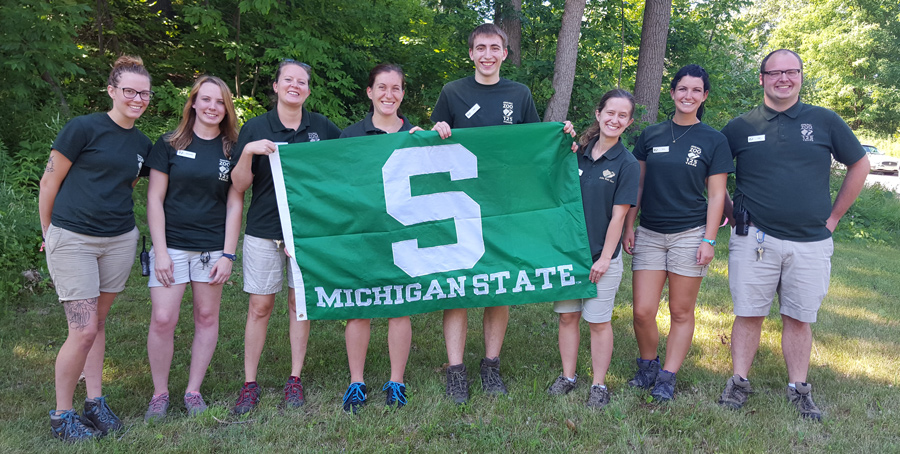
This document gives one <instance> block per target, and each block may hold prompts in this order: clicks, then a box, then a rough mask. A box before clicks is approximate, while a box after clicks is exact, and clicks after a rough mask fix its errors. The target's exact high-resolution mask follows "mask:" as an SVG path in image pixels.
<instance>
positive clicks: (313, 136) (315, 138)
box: [309, 132, 321, 142]
mask: <svg viewBox="0 0 900 454" xmlns="http://www.w3.org/2000/svg"><path fill="white" fill-rule="evenodd" d="M319 140H321V139H319V133H317V132H311V133H309V141H310V142H318V141H319Z"/></svg>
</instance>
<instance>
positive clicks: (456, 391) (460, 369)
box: [447, 364, 469, 405]
mask: <svg viewBox="0 0 900 454" xmlns="http://www.w3.org/2000/svg"><path fill="white" fill-rule="evenodd" d="M447 395H448V396H450V397H451V398H453V401H454V402H456V404H457V405H462V404H464V403H466V401H467V400H469V377H468V376H467V375H466V365H465V364H457V365H455V366H450V367H448V368H447Z"/></svg>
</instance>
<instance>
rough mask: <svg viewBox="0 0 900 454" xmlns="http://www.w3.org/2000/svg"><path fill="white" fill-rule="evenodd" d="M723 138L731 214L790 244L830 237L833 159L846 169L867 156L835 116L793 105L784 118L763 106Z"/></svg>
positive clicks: (727, 128)
mask: <svg viewBox="0 0 900 454" xmlns="http://www.w3.org/2000/svg"><path fill="white" fill-rule="evenodd" d="M722 133H723V134H725V137H726V138H727V139H728V144H729V145H730V146H731V153H732V155H734V158H735V159H736V162H735V168H736V170H735V183H736V189H735V192H734V206H735V209H736V210H737V209H740V208H744V209H746V210H747V211H749V212H750V221H751V222H752V223H753V224H754V225H755V226H757V227H758V228H759V229H760V230H762V231H763V232H765V233H767V234H769V235H772V236H774V237H776V238H780V239H783V240H790V241H820V240H824V239H826V238H828V237H830V236H831V232H829V231H828V229H827V228H825V221H827V220H828V216H830V215H831V206H832V205H831V193H830V187H829V178H830V176H831V157H832V156H834V159H836V160H837V161H838V162H841V163H843V164H846V165H850V164H853V163H855V162H856V161H858V160H859V159H860V158H862V157H863V156H865V154H866V153H865V151H864V150H863V149H862V146H861V145H860V144H859V140H857V138H856V136H855V135H853V131H851V130H850V127H849V126H847V123H845V122H844V120H842V119H841V117H839V116H838V115H837V114H836V113H834V112H832V111H830V110H828V109H825V108H822V107H818V106H811V105H809V104H804V103H802V102H797V103H796V104H794V105H793V106H791V107H790V108H789V109H787V110H785V111H784V112H777V111H775V110H773V109H770V108H769V107H767V106H765V105H761V106H759V107H757V108H755V109H753V110H751V111H750V112H747V113H745V114H743V115H741V116H740V117H738V118H735V119H734V120H731V121H730V122H729V123H728V124H727V125H726V126H725V128H723V129H722Z"/></svg>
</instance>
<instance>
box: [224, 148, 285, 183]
mask: <svg viewBox="0 0 900 454" xmlns="http://www.w3.org/2000/svg"><path fill="white" fill-rule="evenodd" d="M276 151H278V145H275V142H272V141H271V140H267V139H262V140H256V141H253V142H250V143H248V144H247V145H245V146H244V149H243V150H242V151H241V157H240V158H239V159H238V162H237V164H236V165H235V166H234V169H232V170H231V184H232V186H234V187H235V188H237V190H238V192H240V193H241V194H243V193H244V191H246V190H247V189H248V188H250V185H251V184H252V183H253V169H252V166H251V164H252V163H253V156H256V155H259V156H267V155H270V154H272V153H274V152H276Z"/></svg>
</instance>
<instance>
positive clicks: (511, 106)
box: [431, 76, 541, 128]
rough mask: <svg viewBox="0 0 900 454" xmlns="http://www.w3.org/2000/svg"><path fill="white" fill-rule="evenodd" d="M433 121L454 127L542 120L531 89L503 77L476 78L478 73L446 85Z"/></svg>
mask: <svg viewBox="0 0 900 454" xmlns="http://www.w3.org/2000/svg"><path fill="white" fill-rule="evenodd" d="M431 121H433V122H435V123H437V122H439V121H446V122H447V124H449V125H450V127H451V128H474V127H478V126H499V125H512V124H516V125H517V124H522V123H540V121H541V118H540V117H539V116H538V113H537V108H535V107H534V100H533V99H532V97H531V90H529V89H528V87H526V86H525V85H522V84H520V83H518V82H513V81H511V80H509V79H504V78H502V77H501V78H500V81H499V82H497V83H496V84H493V85H483V84H480V83H478V82H476V81H475V76H469V77H465V78H463V79H459V80H454V81H453V82H450V83H448V84H447V85H444V88H443V89H442V90H441V94H440V96H439V97H438V101H437V105H435V106H434V112H432V113H431Z"/></svg>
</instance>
